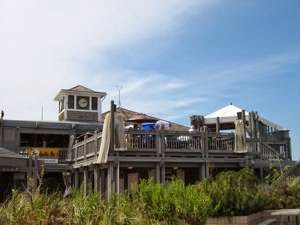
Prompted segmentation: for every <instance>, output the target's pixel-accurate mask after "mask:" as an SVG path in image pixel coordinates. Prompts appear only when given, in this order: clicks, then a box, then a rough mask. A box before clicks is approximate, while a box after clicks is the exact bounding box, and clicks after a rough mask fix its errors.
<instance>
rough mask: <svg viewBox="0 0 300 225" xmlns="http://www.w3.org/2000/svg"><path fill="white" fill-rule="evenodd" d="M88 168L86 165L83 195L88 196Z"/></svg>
mask: <svg viewBox="0 0 300 225" xmlns="http://www.w3.org/2000/svg"><path fill="white" fill-rule="evenodd" d="M88 172H89V171H88V168H87V167H84V168H83V195H84V196H87V195H88V179H89V178H88Z"/></svg>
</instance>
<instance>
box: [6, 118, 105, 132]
mask: <svg viewBox="0 0 300 225" xmlns="http://www.w3.org/2000/svg"><path fill="white" fill-rule="evenodd" d="M2 126H4V127H20V128H40V129H55V130H74V129H76V130H83V131H84V130H99V129H102V124H100V123H87V122H75V121H45V120H41V121H30V120H3V121H2Z"/></svg>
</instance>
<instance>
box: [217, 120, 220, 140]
mask: <svg viewBox="0 0 300 225" xmlns="http://www.w3.org/2000/svg"><path fill="white" fill-rule="evenodd" d="M219 133H220V118H219V117H217V118H216V135H217V136H218V135H219Z"/></svg>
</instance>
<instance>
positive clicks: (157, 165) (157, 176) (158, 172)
mask: <svg viewBox="0 0 300 225" xmlns="http://www.w3.org/2000/svg"><path fill="white" fill-rule="evenodd" d="M155 166H156V168H155V172H156V173H155V180H156V182H157V183H160V163H156V165H155Z"/></svg>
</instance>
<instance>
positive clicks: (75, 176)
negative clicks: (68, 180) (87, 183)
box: [74, 169, 79, 189]
mask: <svg viewBox="0 0 300 225" xmlns="http://www.w3.org/2000/svg"><path fill="white" fill-rule="evenodd" d="M74 188H76V189H77V188H79V172H78V170H77V169H76V170H75V171H74Z"/></svg>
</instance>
